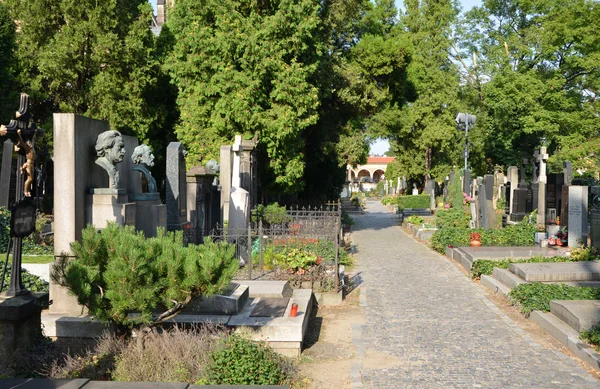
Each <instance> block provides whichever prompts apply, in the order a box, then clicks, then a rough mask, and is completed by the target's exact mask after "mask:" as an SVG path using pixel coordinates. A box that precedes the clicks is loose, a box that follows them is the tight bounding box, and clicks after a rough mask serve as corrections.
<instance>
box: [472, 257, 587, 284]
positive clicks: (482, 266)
mask: <svg viewBox="0 0 600 389" xmlns="http://www.w3.org/2000/svg"><path fill="white" fill-rule="evenodd" d="M594 259H596V258H592V257H586V258H583V259H582V258H574V257H560V256H556V257H543V256H541V255H537V256H535V257H531V258H505V259H499V260H491V259H476V260H475V262H473V266H472V267H471V278H473V279H478V278H480V277H481V276H482V275H487V276H491V275H492V272H493V271H494V268H495V267H498V268H500V269H508V267H509V266H510V264H511V263H539V262H578V261H582V260H583V261H591V260H594Z"/></svg>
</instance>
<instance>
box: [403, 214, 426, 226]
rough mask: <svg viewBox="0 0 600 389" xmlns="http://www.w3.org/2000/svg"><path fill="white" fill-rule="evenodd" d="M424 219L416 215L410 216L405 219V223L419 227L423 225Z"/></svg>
mask: <svg viewBox="0 0 600 389" xmlns="http://www.w3.org/2000/svg"><path fill="white" fill-rule="evenodd" d="M424 220H425V219H423V217H421V216H418V215H411V216H409V217H407V218H406V222H407V223H410V224H415V225H421V224H423V221H424Z"/></svg>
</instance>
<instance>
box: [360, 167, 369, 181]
mask: <svg viewBox="0 0 600 389" xmlns="http://www.w3.org/2000/svg"><path fill="white" fill-rule="evenodd" d="M363 177H368V178H371V172H370V171H369V170H368V169H360V170H359V171H358V175H357V178H358V179H359V180H360V179H361V178H363Z"/></svg>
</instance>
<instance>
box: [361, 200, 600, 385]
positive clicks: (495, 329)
mask: <svg viewBox="0 0 600 389" xmlns="http://www.w3.org/2000/svg"><path fill="white" fill-rule="evenodd" d="M353 217H354V220H355V221H356V224H355V226H354V229H353V233H352V238H353V243H354V244H356V247H357V252H358V254H357V255H358V271H359V272H360V273H361V277H362V279H363V284H362V285H361V286H360V305H361V307H362V310H363V314H364V317H365V322H364V324H355V325H354V326H353V343H354V345H355V347H356V350H357V351H356V354H357V355H356V359H355V362H354V363H353V365H352V368H351V371H350V374H351V387H352V388H474V387H480V388H598V387H600V382H599V381H597V380H596V379H595V378H594V377H593V376H592V375H590V374H589V373H587V372H586V371H585V370H584V369H583V368H582V367H581V366H579V365H578V364H577V363H576V362H575V361H574V360H573V359H571V358H570V357H568V356H566V355H564V354H562V353H560V352H558V351H556V350H553V349H550V348H547V347H545V346H541V345H540V344H538V343H536V342H535V341H534V340H533V339H532V338H531V337H530V335H528V334H527V333H526V332H525V331H523V330H522V329H521V328H520V327H519V326H517V325H516V324H515V323H514V322H513V321H512V320H511V319H510V318H509V317H508V316H507V315H506V314H505V313H504V312H503V311H501V310H500V309H499V308H498V307H496V306H495V305H494V304H493V303H492V302H491V301H490V300H489V299H488V298H487V297H486V296H487V293H486V292H485V291H484V290H483V289H482V288H481V287H480V286H479V285H477V284H475V283H473V282H472V281H471V280H469V279H468V278H467V277H466V276H465V275H464V273H462V272H461V271H460V270H459V269H458V268H457V267H456V266H455V265H454V264H453V263H452V262H451V261H450V260H449V259H447V258H445V257H443V256H441V255H438V254H437V253H435V252H433V251H432V250H430V249H429V248H427V247H425V246H424V245H422V244H420V243H418V242H416V241H415V240H413V239H412V238H411V237H410V236H408V235H407V234H406V233H404V232H403V231H402V230H401V228H400V227H399V226H398V225H397V223H396V222H395V221H394V219H395V218H396V216H395V215H392V214H390V213H389V212H388V211H387V209H386V208H385V207H384V206H383V205H381V204H380V203H379V202H369V203H368V204H367V209H366V213H365V214H364V215H360V216H353Z"/></svg>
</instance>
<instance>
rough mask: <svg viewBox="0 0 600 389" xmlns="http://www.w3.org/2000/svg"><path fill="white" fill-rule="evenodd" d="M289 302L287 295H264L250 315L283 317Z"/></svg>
mask: <svg viewBox="0 0 600 389" xmlns="http://www.w3.org/2000/svg"><path fill="white" fill-rule="evenodd" d="M289 302H290V299H289V298H287V297H277V298H273V297H271V298H264V297H263V298H261V299H260V300H259V301H258V303H256V305H255V306H254V309H253V310H252V313H251V314H250V317H282V316H283V314H284V312H285V309H286V308H287V306H288V303H289Z"/></svg>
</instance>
